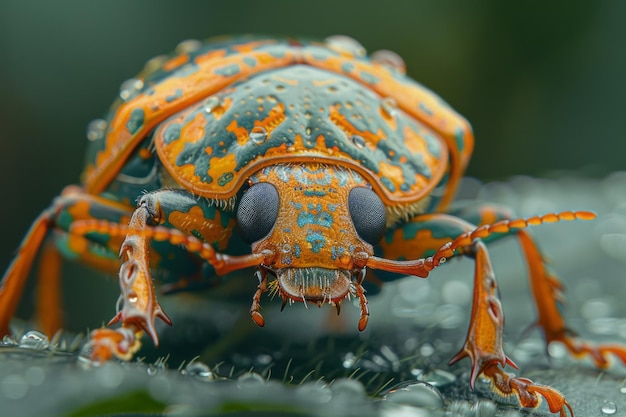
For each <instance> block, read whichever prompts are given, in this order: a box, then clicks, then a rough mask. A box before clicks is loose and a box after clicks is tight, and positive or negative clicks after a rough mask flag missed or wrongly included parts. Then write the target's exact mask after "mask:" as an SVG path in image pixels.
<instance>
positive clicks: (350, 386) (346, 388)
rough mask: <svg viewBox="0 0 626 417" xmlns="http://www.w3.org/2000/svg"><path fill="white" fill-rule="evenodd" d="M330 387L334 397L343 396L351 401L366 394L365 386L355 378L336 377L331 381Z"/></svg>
mask: <svg viewBox="0 0 626 417" xmlns="http://www.w3.org/2000/svg"><path fill="white" fill-rule="evenodd" d="M330 389H331V390H332V392H333V395H334V396H335V397H345V398H349V399H350V400H352V401H354V400H357V399H359V398H365V396H366V392H365V387H364V386H363V384H361V383H360V382H359V381H357V380H355V379H349V378H340V379H337V380H335V381H334V382H333V383H332V385H331V386H330Z"/></svg>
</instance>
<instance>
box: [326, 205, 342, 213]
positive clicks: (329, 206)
mask: <svg viewBox="0 0 626 417" xmlns="http://www.w3.org/2000/svg"><path fill="white" fill-rule="evenodd" d="M338 208H339V205H338V204H329V205H328V211H330V212H331V213H334V212H335V211H336V210H337V209H338Z"/></svg>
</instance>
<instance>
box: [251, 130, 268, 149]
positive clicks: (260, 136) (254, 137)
mask: <svg viewBox="0 0 626 417" xmlns="http://www.w3.org/2000/svg"><path fill="white" fill-rule="evenodd" d="M250 140H251V141H252V142H253V143H256V144H257V145H260V144H262V143H263V142H265V141H266V140H267V130H265V128H264V127H261V126H255V127H253V128H252V130H251V131H250Z"/></svg>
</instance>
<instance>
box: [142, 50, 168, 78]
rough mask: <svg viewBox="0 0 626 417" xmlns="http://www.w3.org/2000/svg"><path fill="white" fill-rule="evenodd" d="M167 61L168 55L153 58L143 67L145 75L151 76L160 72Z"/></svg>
mask: <svg viewBox="0 0 626 417" xmlns="http://www.w3.org/2000/svg"><path fill="white" fill-rule="evenodd" d="M167 60H168V56H167V55H157V56H155V57H154V58H151V59H150V60H149V61H148V62H146V65H144V66H143V70H144V73H145V74H149V73H151V72H154V71H156V70H158V69H159V68H161V67H162V66H163V64H165V62H166V61H167Z"/></svg>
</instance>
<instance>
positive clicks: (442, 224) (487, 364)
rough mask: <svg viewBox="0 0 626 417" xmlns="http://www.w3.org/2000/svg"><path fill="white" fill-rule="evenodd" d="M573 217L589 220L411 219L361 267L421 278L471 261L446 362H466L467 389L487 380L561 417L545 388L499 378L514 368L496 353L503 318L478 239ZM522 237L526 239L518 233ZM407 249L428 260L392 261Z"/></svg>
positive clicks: (561, 405) (564, 405)
mask: <svg viewBox="0 0 626 417" xmlns="http://www.w3.org/2000/svg"><path fill="white" fill-rule="evenodd" d="M577 218H580V219H583V220H585V219H589V218H593V214H592V213H588V212H564V213H558V214H550V215H546V216H537V217H531V218H529V219H514V220H502V221H499V222H496V223H494V224H492V225H482V226H480V227H475V226H473V225H472V224H470V223H468V222H465V221H463V220H461V219H458V218H456V217H453V216H450V215H444V214H428V215H422V216H417V217H416V218H414V219H412V220H411V221H409V223H407V224H405V225H403V226H401V227H399V228H398V229H397V230H395V231H392V232H390V235H388V236H387V237H386V239H385V240H384V241H383V242H381V244H380V250H382V252H383V255H384V258H378V257H370V258H369V259H368V260H367V265H368V266H370V267H371V268H374V269H377V270H379V271H376V273H377V275H378V274H380V270H382V271H383V272H384V271H388V272H394V273H399V274H411V275H415V276H418V277H422V278H425V277H427V276H428V274H429V272H430V271H431V270H432V269H434V268H436V267H437V266H439V265H441V264H442V263H443V262H444V261H445V260H446V259H447V258H450V257H452V256H456V255H460V254H463V255H467V256H470V257H472V258H474V259H475V262H476V264H475V266H476V269H475V277H474V295H473V304H472V313H471V321H470V326H469V329H468V333H467V337H466V341H465V343H464V346H463V348H462V349H461V351H460V352H459V353H458V354H457V355H456V356H455V357H454V358H452V360H451V361H450V363H451V364H452V363H455V362H457V361H459V360H461V359H463V358H465V357H469V359H470V360H471V362H472V368H471V375H470V386H471V387H472V388H473V387H474V385H475V381H476V379H477V377H478V376H479V375H483V376H484V377H485V378H488V379H490V380H491V382H492V388H493V390H494V391H495V392H498V393H500V394H502V395H505V396H506V395H515V396H516V397H517V398H518V401H519V404H520V405H521V406H523V407H530V408H533V407H537V406H538V405H539V403H540V401H541V398H544V399H545V400H546V402H547V403H548V406H549V408H550V410H551V411H552V412H557V411H558V412H559V413H560V415H561V416H565V415H566V409H569V410H570V414H571V408H570V405H569V403H568V402H567V400H565V398H564V397H563V395H562V394H561V393H560V392H559V391H557V390H556V389H554V388H551V387H548V386H544V385H538V384H534V383H533V382H532V381H531V380H529V379H526V378H520V377H516V376H514V375H513V374H508V373H505V372H504V371H503V370H502V369H501V368H503V367H504V366H506V365H507V364H508V365H510V366H513V367H516V365H515V364H514V363H513V361H511V359H509V358H508V357H507V356H506V355H505V354H504V351H503V349H502V332H503V326H504V317H503V314H502V307H501V304H500V300H499V297H498V294H497V284H496V281H495V276H494V274H493V270H492V267H491V262H490V261H489V257H488V255H487V249H486V246H485V244H484V242H482V239H490V238H493V237H494V235H493V234H494V233H503V234H507V233H513V232H517V233H518V234H519V233H520V232H521V230H520V229H522V228H524V227H527V226H529V225H533V224H540V223H542V222H550V221H558V220H573V219H577ZM435 231H436V232H437V235H436V236H435ZM522 235H523V236H526V234H524V233H522ZM442 241H444V242H445V241H447V243H444V244H442ZM437 248H438V249H437ZM533 248H534V246H533ZM412 250H414V251H416V252H417V253H418V256H420V255H421V256H424V255H427V254H431V255H430V256H428V257H425V258H420V259H417V260H413V261H396V260H393V259H394V258H395V259H398V258H400V259H401V258H405V259H411V253H410V252H411V251H412ZM413 257H414V256H413ZM386 258H391V259H386ZM532 263H533V264H534V263H536V262H532ZM539 264H541V262H539ZM380 276H381V277H382V279H385V278H386V276H385V275H384V274H381V275H380ZM543 281H545V280H543Z"/></svg>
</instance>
